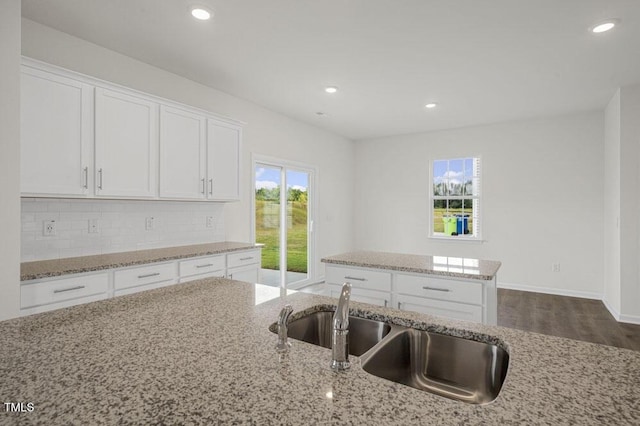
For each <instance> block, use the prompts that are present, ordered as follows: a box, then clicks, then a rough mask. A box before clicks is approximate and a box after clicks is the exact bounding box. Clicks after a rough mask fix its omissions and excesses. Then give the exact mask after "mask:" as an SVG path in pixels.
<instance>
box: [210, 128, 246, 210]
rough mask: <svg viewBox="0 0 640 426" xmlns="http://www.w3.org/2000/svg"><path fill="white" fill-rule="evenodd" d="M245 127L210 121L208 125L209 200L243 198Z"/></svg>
mask: <svg viewBox="0 0 640 426" xmlns="http://www.w3.org/2000/svg"><path fill="white" fill-rule="evenodd" d="M241 143H242V128H241V127H240V126H234V125H232V124H228V123H224V122H221V121H217V120H213V119H209V120H208V125H207V173H208V181H207V197H208V198H209V199H211V200H221V201H222V200H239V199H240V148H241Z"/></svg>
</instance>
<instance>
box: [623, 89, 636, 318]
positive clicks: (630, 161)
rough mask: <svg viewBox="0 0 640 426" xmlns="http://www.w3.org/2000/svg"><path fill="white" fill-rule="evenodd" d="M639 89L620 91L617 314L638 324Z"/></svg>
mask: <svg viewBox="0 0 640 426" xmlns="http://www.w3.org/2000/svg"><path fill="white" fill-rule="evenodd" d="M638 169H640V85H634V86H626V87H621V88H620V265H621V266H620V298H621V302H620V314H621V319H622V320H629V321H634V322H636V323H639V324H640V273H639V270H638V267H639V265H640V231H639V230H640V193H639V188H640V172H639V170H638Z"/></svg>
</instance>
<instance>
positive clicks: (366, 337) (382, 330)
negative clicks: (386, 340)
mask: <svg viewBox="0 0 640 426" xmlns="http://www.w3.org/2000/svg"><path fill="white" fill-rule="evenodd" d="M332 320H333V312H316V313H313V314H311V315H308V316H306V317H302V318H300V319H297V320H294V321H292V322H290V323H289V326H288V329H289V330H288V334H289V337H290V338H292V339H296V340H302V341H303V342H307V343H313V344H314V345H319V346H323V347H325V348H329V349H330V348H331V332H332ZM389 331H391V326H389V325H388V324H385V323H383V322H380V321H373V320H368V319H364V318H358V317H352V316H350V317H349V354H350V355H355V356H361V355H362V354H364V353H365V352H367V351H368V350H369V349H371V348H372V347H373V346H374V345H375V344H376V343H378V342H380V341H381V340H382V338H383V337H384V336H386V335H387V334H388V333H389Z"/></svg>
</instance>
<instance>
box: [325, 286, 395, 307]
mask: <svg viewBox="0 0 640 426" xmlns="http://www.w3.org/2000/svg"><path fill="white" fill-rule="evenodd" d="M340 293H342V286H337V285H329V295H330V296H331V297H335V298H336V299H339V298H340ZM351 300H353V301H355V302H361V303H368V304H370V305H378V306H389V303H390V300H391V295H390V294H389V293H384V292H381V291H371V290H363V289H360V288H352V289H351Z"/></svg>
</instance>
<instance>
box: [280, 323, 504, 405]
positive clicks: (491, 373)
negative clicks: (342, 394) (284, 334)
mask: <svg viewBox="0 0 640 426" xmlns="http://www.w3.org/2000/svg"><path fill="white" fill-rule="evenodd" d="M332 320H333V311H320V312H315V313H312V314H310V315H307V316H304V317H302V318H299V319H296V320H294V321H291V322H290V323H289V325H288V334H289V337H290V338H293V339H296V340H302V341H304V342H307V343H312V344H314V345H319V346H323V347H325V348H331V335H332V331H333V330H332ZM272 329H273V328H272ZM349 354H350V355H354V356H358V357H360V360H361V363H362V369H363V370H364V371H366V372H368V373H370V374H373V375H374V376H377V377H381V378H383V379H387V380H390V381H392V382H396V383H400V384H403V385H407V386H410V387H412V388H415V389H419V390H422V391H427V392H431V393H434V394H437V395H441V396H444V397H447V398H451V399H454V400H458V401H462V402H466V403H470V404H485V403H488V402H491V401H493V400H494V399H496V398H497V396H498V393H499V392H500V389H501V388H502V384H503V382H504V379H505V377H506V373H507V367H508V364H509V354H508V353H507V352H506V351H505V350H504V349H503V348H501V347H499V346H496V345H493V344H489V343H482V342H476V341H473V340H468V339H464V338H461V337H454V336H448V335H444V334H438V333H433V332H427V331H421V330H415V329H412V328H408V327H403V326H399V325H395V324H387V323H384V322H381V321H374V320H370V319H365V318H359V317H354V316H350V317H349Z"/></svg>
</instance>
